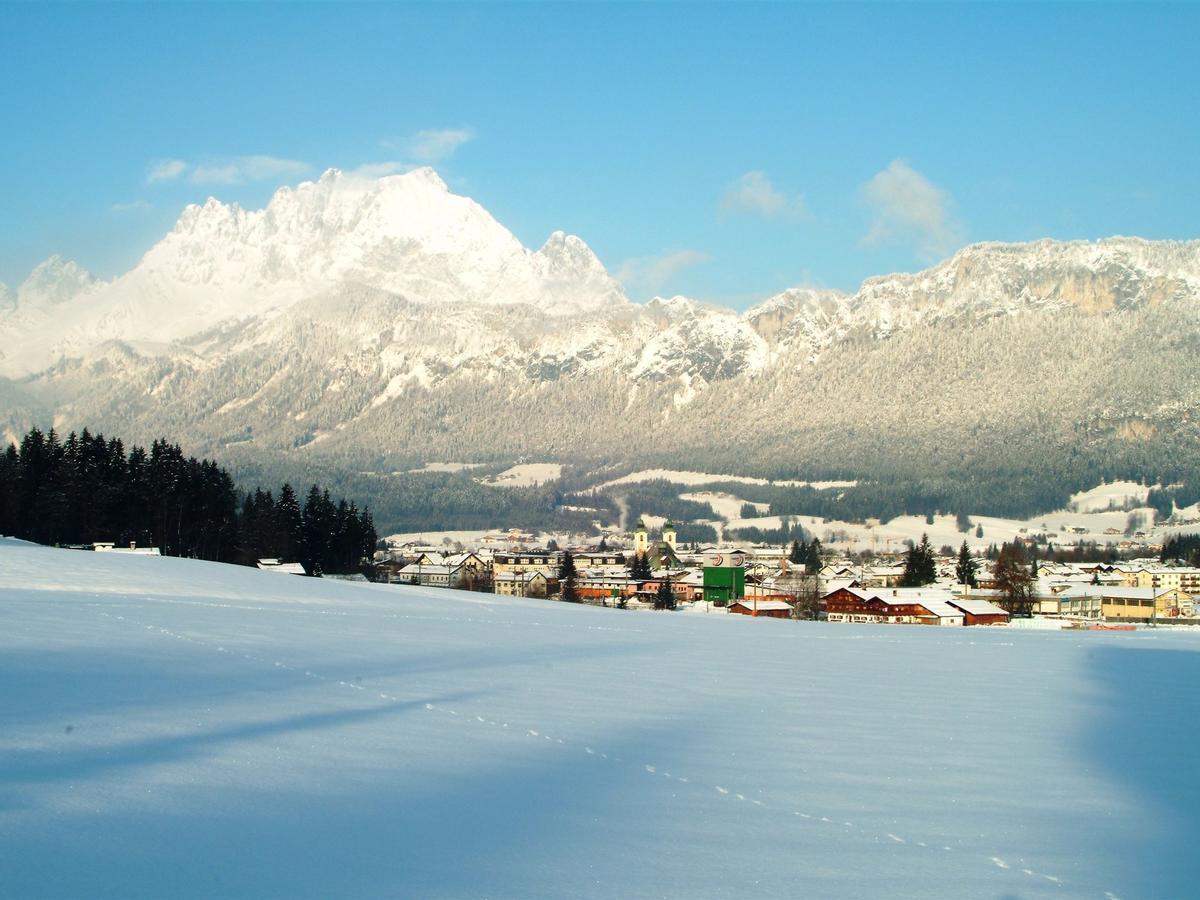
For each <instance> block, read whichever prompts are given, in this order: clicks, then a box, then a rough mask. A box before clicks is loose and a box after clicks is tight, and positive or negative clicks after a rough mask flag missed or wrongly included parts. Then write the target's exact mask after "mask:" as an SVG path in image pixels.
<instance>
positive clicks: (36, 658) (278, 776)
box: [0, 541, 1200, 900]
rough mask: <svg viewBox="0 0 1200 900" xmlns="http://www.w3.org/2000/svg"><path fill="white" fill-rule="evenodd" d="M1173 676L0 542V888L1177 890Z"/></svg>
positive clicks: (953, 640) (1076, 654) (1160, 638)
mask: <svg viewBox="0 0 1200 900" xmlns="http://www.w3.org/2000/svg"><path fill="white" fill-rule="evenodd" d="M1198 676H1200V636H1193V635H1191V634H1181V633H1178V632H1158V633H1155V632H1149V631H1141V632H1136V633H1126V634H1113V633H1109V634H1103V633H1066V632H1064V633H1044V632H1021V631H1017V630H1008V629H949V628H946V629H933V628H919V627H901V626H892V627H886V626H885V627H866V626H863V627H856V626H835V625H822V624H808V623H794V622H787V621H774V620H763V619H760V620H758V621H755V620H753V619H750V618H743V617H734V616H727V615H709V616H699V615H697V616H683V615H671V614H666V613H649V612H622V611H617V610H605V609H595V608H581V607H571V606H565V605H561V604H556V603H553V602H547V601H523V600H514V599H507V598H498V597H493V596H490V595H472V594H463V593H457V592H451V591H438V590H433V589H428V590H422V589H418V588H411V587H404V588H401V587H386V586H373V585H355V584H346V583H334V582H331V581H322V580H315V579H314V580H310V579H302V578H289V577H282V576H279V575H273V574H267V573H261V572H258V571H254V570H250V569H242V568H235V567H230V566H221V565H215V564H208V563H200V562H193V561H186V560H174V559H162V558H158V559H156V558H147V557H127V556H120V555H115V554H93V553H85V552H74V551H65V550H50V549H44V548H36V547H31V546H29V545H22V544H18V543H16V542H12V541H7V542H6V541H0V685H2V686H3V692H2V693H0V725H2V727H0V848H2V852H0V895H2V896H4V897H22V898H54V897H72V898H83V897H87V898H106V897H120V898H140V897H158V898H161V897H171V898H176V897H213V896H219V897H320V898H328V897H340V896H352V897H383V896H386V897H441V896H447V897H581V896H582V897H688V898H696V897H730V898H744V897H751V898H752V897H788V898H793V897H819V898H864V897H888V898H893V897H954V898H968V897H980V898H1065V897H1094V898H1098V900H1104V898H1112V897H1122V898H1135V897H1163V898H1181V897H1187V896H1195V883H1194V875H1195V865H1194V844H1195V841H1196V835H1197V831H1198V826H1200V796H1198V793H1200V792H1198V790H1197V784H1198V776H1197V772H1196V764H1195V761H1194V750H1195V741H1196V737H1197V734H1196V731H1197V726H1196V724H1195V722H1196V704H1195V699H1194V691H1195V685H1196V684H1197V683H1198V681H1200V680H1198Z"/></svg>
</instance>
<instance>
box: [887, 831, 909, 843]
mask: <svg viewBox="0 0 1200 900" xmlns="http://www.w3.org/2000/svg"><path fill="white" fill-rule="evenodd" d="M888 837H889V838H891V839H892V840H893V841H895V842H896V843H897V844H904V843H907V842H906V841H905V840H904V838H902V837H898V836H897V835H894V834H892V833H891V832H890V831H889V832H888Z"/></svg>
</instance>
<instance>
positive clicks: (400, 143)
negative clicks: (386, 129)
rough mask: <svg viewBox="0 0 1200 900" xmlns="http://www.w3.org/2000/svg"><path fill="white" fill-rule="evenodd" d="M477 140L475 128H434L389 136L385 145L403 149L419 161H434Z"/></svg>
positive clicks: (384, 142) (383, 142)
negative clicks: (405, 135)
mask: <svg viewBox="0 0 1200 900" xmlns="http://www.w3.org/2000/svg"><path fill="white" fill-rule="evenodd" d="M473 140H475V129H473V128H433V129H427V130H425V131H418V132H417V133H416V134H411V135H409V136H408V137H403V138H389V139H388V140H385V141H382V144H383V146H385V147H389V148H391V149H393V150H403V151H404V153H406V154H407V155H408V156H411V157H412V158H413V159H415V160H417V161H419V162H425V163H433V162H440V161H442V160H443V159H448V158H449V157H451V156H453V155H454V152H455V151H456V150H457V149H458V148H459V147H461V146H462V145H463V144H466V143H469V142H470V141H473Z"/></svg>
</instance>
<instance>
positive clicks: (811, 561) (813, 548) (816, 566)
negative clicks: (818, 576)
mask: <svg viewBox="0 0 1200 900" xmlns="http://www.w3.org/2000/svg"><path fill="white" fill-rule="evenodd" d="M823 565H824V562H822V560H821V539H820V538H815V537H814V538H813V539H812V543H811V544H809V545H808V547H807V548H806V555H805V559H804V571H806V572H820V571H821V566H823Z"/></svg>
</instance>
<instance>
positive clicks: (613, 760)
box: [99, 612, 1120, 900]
mask: <svg viewBox="0 0 1200 900" xmlns="http://www.w3.org/2000/svg"><path fill="white" fill-rule="evenodd" d="M99 614H100V615H101V616H104V617H106V618H110V619H113V620H115V621H119V622H131V623H133V624H137V625H142V626H143V627H144V628H145V629H146V630H147V631H152V632H157V633H159V634H162V635H163V636H165V637H170V638H173V639H175V640H179V641H185V642H187V643H190V644H194V645H196V646H199V647H204V648H207V649H209V650H211V651H214V652H217V653H230V652H235V651H230V650H229V648H227V647H226V646H224V645H223V644H217V643H214V642H210V641H205V640H202V639H199V638H195V637H191V636H189V635H185V634H181V633H178V632H174V631H171V630H170V629H167V628H162V627H160V626H156V625H152V624H147V623H140V622H135V620H133V619H130V618H127V617H126V616H122V615H115V614H110V613H106V612H100V613H99ZM395 618H421V617H416V616H411V617H410V616H396V617H395ZM614 630H617V629H614ZM239 655H240V656H241V658H242V659H245V660H246V661H247V662H254V663H257V664H261V665H264V666H269V667H271V668H273V669H279V670H283V671H289V672H298V673H300V674H302V675H303V676H304V677H305V678H308V679H311V680H313V681H318V682H322V683H325V684H330V685H333V686H336V687H341V688H347V689H350V690H357V691H363V692H365V691H366V690H367V688H366V687H365V686H364V685H363V684H361V683H359V682H361V680H362V679H356V680H355V681H354V682H351V681H346V680H343V679H339V678H333V677H329V676H326V675H322V674H320V673H318V672H316V671H314V670H312V669H301V668H298V667H295V666H291V665H288V664H286V663H284V662H283V661H281V660H274V659H268V658H266V657H262V656H257V655H255V654H253V653H241V654H239ZM375 695H376V696H377V697H378V699H380V700H383V701H386V702H388V703H400V702H403V700H402V698H400V697H397V696H395V695H392V694H389V693H387V692H385V691H376V692H375ZM423 708H424V710H425V711H426V712H433V713H442V714H444V715H447V716H449V717H452V718H454V719H456V720H457V721H459V722H464V723H467V724H473V725H486V726H488V727H491V728H499V729H509V723H508V722H501V721H498V720H494V719H488V718H486V717H485V716H481V715H474V716H472V715H470V714H466V715H460V714H459V711H458V710H456V709H451V708H449V707H439V706H437V705H436V704H433V703H425V704H423ZM524 732H525V734H524V736H525V737H527V738H531V739H535V740H538V741H540V742H544V743H550V744H554V745H556V746H563V747H571V746H577V747H578V749H581V750H583V752H584V753H586V754H587V755H588V756H591V757H595V758H598V759H600V760H604V761H606V762H609V763H610V764H613V765H622V764H624V760H623V759H622V758H621V757H619V756H612V757H610V756H609V754H607V753H604V752H601V751H599V750H597V749H596V748H595V747H592V746H590V745H576V744H575V742H573V741H571V740H569V739H564V738H561V737H554V736H552V735H550V734H547V733H546V732H545V731H543V730H541V729H538V728H526V729H524ZM510 733H511V730H510ZM639 769H640V770H641V771H642V772H644V773H645V774H647V775H661V776H662V777H664V778H666V779H670V780H672V781H675V782H678V783H679V784H683V785H690V784H692V782H691V781H690V780H689V779H688V778H686V777H684V776H681V775H675V774H672V773H671V772H667V771H659V767H658V766H657V765H655V764H652V763H642V764H641V765H640V766H639ZM712 790H714V791H715V792H716V793H717V794H718V795H720V796H722V797H730V798H731V799H736V800H739V801H743V802H744V801H746V800H749V801H750V804H751V805H753V806H756V807H758V808H760V809H762V810H764V811H768V814H769V810H771V809H772V808H773V807H772V804H771V803H768V802H767V800H764V799H758V798H748V797H747V795H746V794H744V793H740V792H737V791H733V790H731V789H730V788H728V787H725V786H723V785H712ZM710 796H711V795H710ZM775 799H776V800H778V798H775ZM780 805H782V804H780ZM792 814H793V816H795V817H797V818H800V819H802V820H805V821H807V822H811V823H814V824H818V823H819V824H820V825H833V826H840V827H841V828H845V829H848V830H849V831H851V832H857V833H859V834H861V835H862V836H863V837H864V838H867V839H870V838H871V837H872V832H871V831H870V829H868V828H864V827H860V826H858V825H855V824H854V823H853V822H849V821H844V820H843V821H835V820H834V819H832V818H830V817H829V816H817V815H813V814H811V813H807V812H803V811H801V810H793V811H792ZM874 839H875V840H877V841H878V840H881V839H886V840H887V841H890V842H891V843H893V844H895V845H897V847H899V846H901V845H903V846H905V847H908V848H909V849H910V850H911V851H918V852H919V850H928V849H937V848H936V846H935V847H930V845H929V844H927V843H926V842H925V841H914V842H910V841H909V840H908V839H907V838H905V837H902V836H900V835H898V834H895V833H893V832H890V831H888V832H883V834H882V837H881V836H880V834H879V832H875V833H874ZM941 850H943V851H951V850H953V848H952V847H950V846H946V845H943V846H941ZM986 859H987V862H988V863H990V865H991V866H992V867H993V868H994V869H1000V870H1004V871H1007V872H1012V873H1013V874H1018V873H1019V874H1020V875H1024V876H1025V877H1027V878H1035V879H1038V880H1043V881H1047V882H1050V883H1052V884H1055V885H1059V886H1061V885H1063V881H1062V879H1060V878H1058V877H1057V876H1054V875H1047V874H1045V873H1039V872H1037V871H1036V870H1034V869H1032V868H1025V867H1022V868H1020V869H1013V867H1012V865H1011V864H1010V863H1009V862H1008V861H1007V860H1005V859H1004V858H1003V857H1000V856H990V857H987V858H986ZM1103 896H1104V898H1105V900H1120V898H1119V897H1118V896H1117V895H1116V894H1114V893H1112V892H1110V891H1104V893H1103Z"/></svg>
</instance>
